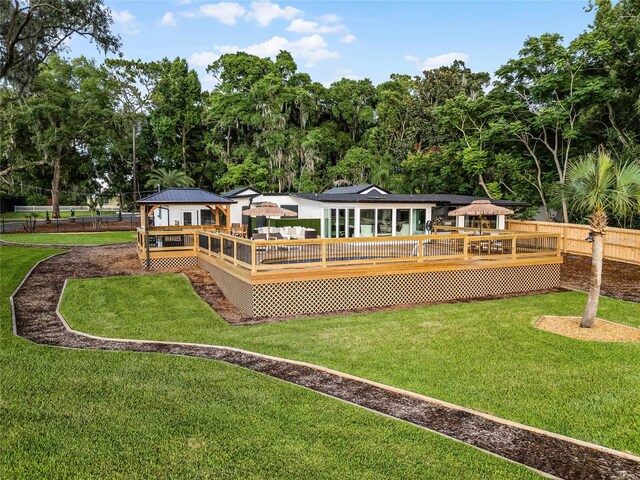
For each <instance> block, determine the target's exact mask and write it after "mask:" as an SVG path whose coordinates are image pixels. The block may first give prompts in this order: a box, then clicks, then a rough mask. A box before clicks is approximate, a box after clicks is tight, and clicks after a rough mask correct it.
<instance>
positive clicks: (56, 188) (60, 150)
mask: <svg viewBox="0 0 640 480" xmlns="http://www.w3.org/2000/svg"><path fill="white" fill-rule="evenodd" d="M26 106H27V108H28V110H29V115H30V128H31V131H32V133H33V141H34V143H35V145H36V149H37V151H38V152H39V154H40V155H41V158H42V159H43V161H44V163H45V164H46V165H48V166H50V168H51V171H52V173H51V177H50V178H51V202H52V207H53V217H54V218H58V217H59V216H60V190H61V185H62V183H63V181H64V178H65V177H68V176H70V175H73V174H74V173H75V174H77V173H78V172H80V173H82V174H83V175H82V176H83V177H85V178H89V179H93V178H94V176H95V172H94V168H93V163H92V162H91V157H92V147H93V145H94V144H96V143H99V140H97V139H99V138H100V136H101V134H100V132H101V130H102V129H103V128H104V127H105V125H106V124H107V122H108V114H109V111H108V107H109V105H108V95H107V94H106V92H105V84H104V83H103V82H102V81H101V77H100V73H99V71H98V69H97V68H96V66H95V64H94V63H93V62H92V61H88V60H87V59H85V58H84V57H80V58H77V59H75V60H74V61H72V62H66V61H64V60H62V59H61V58H59V57H57V56H51V57H50V58H49V60H48V61H47V63H46V64H44V65H43V66H42V68H41V72H40V75H39V76H38V78H37V79H36V81H35V82H34V84H33V94H32V96H30V97H29V98H28V99H27V101H26Z"/></svg>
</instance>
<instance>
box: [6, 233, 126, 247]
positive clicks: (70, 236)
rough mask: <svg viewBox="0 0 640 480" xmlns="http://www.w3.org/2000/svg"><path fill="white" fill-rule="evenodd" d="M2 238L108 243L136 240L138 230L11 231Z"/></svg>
mask: <svg viewBox="0 0 640 480" xmlns="http://www.w3.org/2000/svg"><path fill="white" fill-rule="evenodd" d="M0 240H3V241H5V242H13V243H33V244H41V245H106V244H111V243H129V242H135V241H136V232H97V233H11V234H7V235H0Z"/></svg>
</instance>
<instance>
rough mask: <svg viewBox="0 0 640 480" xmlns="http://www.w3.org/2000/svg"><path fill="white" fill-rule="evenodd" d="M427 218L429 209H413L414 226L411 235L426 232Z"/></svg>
mask: <svg viewBox="0 0 640 480" xmlns="http://www.w3.org/2000/svg"><path fill="white" fill-rule="evenodd" d="M426 219H427V211H426V210H424V209H422V208H414V209H413V226H412V228H411V235H424V234H425V233H426V232H425V230H426V226H425V221H426Z"/></svg>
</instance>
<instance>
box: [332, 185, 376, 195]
mask: <svg viewBox="0 0 640 480" xmlns="http://www.w3.org/2000/svg"><path fill="white" fill-rule="evenodd" d="M370 188H377V189H378V190H380V191H381V192H384V193H389V192H388V191H387V190H385V189H384V188H382V187H379V186H378V185H375V184H373V183H368V184H366V185H350V186H348V187H333V188H331V189H329V190H327V191H325V192H323V195H326V194H329V195H340V194H350V193H362V192H364V191H365V190H368V189H370Z"/></svg>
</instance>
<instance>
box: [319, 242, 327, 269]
mask: <svg viewBox="0 0 640 480" xmlns="http://www.w3.org/2000/svg"><path fill="white" fill-rule="evenodd" d="M320 255H321V258H322V268H327V242H325V241H324V239H323V240H322V243H321V244H320Z"/></svg>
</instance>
